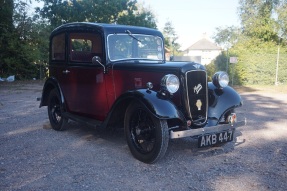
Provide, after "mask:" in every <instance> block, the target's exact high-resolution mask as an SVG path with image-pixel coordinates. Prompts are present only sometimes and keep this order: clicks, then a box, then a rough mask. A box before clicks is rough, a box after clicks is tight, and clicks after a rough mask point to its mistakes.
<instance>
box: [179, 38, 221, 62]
mask: <svg viewBox="0 0 287 191" xmlns="http://www.w3.org/2000/svg"><path fill="white" fill-rule="evenodd" d="M221 51H222V49H221V48H220V47H219V46H217V45H216V44H215V43H213V42H211V41H209V40H208V39H206V38H205V37H204V38H202V39H201V40H199V41H197V42H195V43H194V44H193V45H191V46H190V47H189V48H187V49H186V50H184V57H185V56H189V57H199V56H200V57H201V59H200V60H201V62H200V64H203V65H208V64H210V63H211V61H212V60H214V59H215V58H216V57H217V56H218V55H220V54H221Z"/></svg>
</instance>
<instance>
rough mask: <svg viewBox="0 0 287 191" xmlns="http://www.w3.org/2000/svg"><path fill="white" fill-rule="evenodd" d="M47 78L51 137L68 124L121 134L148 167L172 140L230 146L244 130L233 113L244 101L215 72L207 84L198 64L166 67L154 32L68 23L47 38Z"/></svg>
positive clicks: (221, 74)
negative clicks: (120, 130) (120, 131)
mask: <svg viewBox="0 0 287 191" xmlns="http://www.w3.org/2000/svg"><path fill="white" fill-rule="evenodd" d="M49 47H50V48H49V49H50V58H49V76H50V77H49V78H48V79H47V80H46V82H45V84H44V87H43V92H42V97H41V103H40V107H42V106H48V116H49V120H50V123H51V126H52V128H53V129H55V130H64V129H65V127H67V122H68V120H73V121H77V122H83V123H86V124H90V125H95V126H98V127H107V126H109V127H123V128H124V132H125V136H126V140H127V144H128V146H129V149H130V151H131V153H132V155H133V156H134V157H135V158H136V159H138V160H140V161H142V162H145V163H154V162H156V161H157V160H159V159H160V158H162V157H163V156H164V155H165V153H166V150H167V148H168V143H169V139H176V138H182V137H192V138H196V139H198V146H199V147H205V146H212V145H218V144H223V143H226V142H229V141H232V140H233V135H234V130H235V128H236V127H238V126H242V125H244V124H245V122H244V120H243V121H237V120H236V114H235V111H234V109H235V108H237V107H240V106H241V105H242V100H241V97H240V96H239V95H238V93H237V92H236V91H235V90H234V89H233V88H231V87H229V86H228V83H229V77H228V75H227V74H226V73H225V72H217V73H215V74H214V76H213V78H212V82H207V73H206V69H205V67H204V66H203V65H201V64H198V63H193V62H168V61H166V59H165V51H164V50H165V48H164V47H165V46H164V37H163V35H162V33H161V32H159V31H158V30H155V29H150V28H144V27H135V26H125V25H117V24H102V23H69V24H64V25H62V26H60V27H58V28H56V29H55V30H54V31H53V32H52V33H51V36H50V46H49Z"/></svg>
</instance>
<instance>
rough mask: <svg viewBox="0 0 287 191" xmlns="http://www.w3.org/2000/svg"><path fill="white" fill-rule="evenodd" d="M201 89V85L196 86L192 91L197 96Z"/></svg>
mask: <svg viewBox="0 0 287 191" xmlns="http://www.w3.org/2000/svg"><path fill="white" fill-rule="evenodd" d="M201 89H202V85H201V84H197V85H196V86H194V88H193V91H194V93H196V94H198V93H199V92H200V90H201Z"/></svg>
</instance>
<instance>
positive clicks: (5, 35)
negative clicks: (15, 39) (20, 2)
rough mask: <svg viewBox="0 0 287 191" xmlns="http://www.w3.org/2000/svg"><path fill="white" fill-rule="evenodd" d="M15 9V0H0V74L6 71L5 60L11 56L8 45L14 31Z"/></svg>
mask: <svg viewBox="0 0 287 191" xmlns="http://www.w3.org/2000/svg"><path fill="white" fill-rule="evenodd" d="M13 10H14V2H13V0H10V1H6V0H0V18H1V19H0V68H1V71H0V74H1V73H5V70H6V68H7V66H6V62H5V61H4V60H5V59H6V58H7V57H8V56H9V51H8V50H7V47H8V44H9V40H8V39H10V35H11V33H12V31H13Z"/></svg>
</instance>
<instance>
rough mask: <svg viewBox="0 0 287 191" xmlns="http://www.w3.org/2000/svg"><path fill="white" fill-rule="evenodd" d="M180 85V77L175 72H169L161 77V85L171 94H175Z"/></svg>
mask: <svg viewBox="0 0 287 191" xmlns="http://www.w3.org/2000/svg"><path fill="white" fill-rule="evenodd" d="M179 85H180V83H179V79H178V77H177V76H176V75H174V74H167V75H165V76H164V77H163V78H162V79H161V87H162V88H163V89H164V90H167V91H168V92H169V93H171V94H174V93H176V92H177V91H178V89H179Z"/></svg>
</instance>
